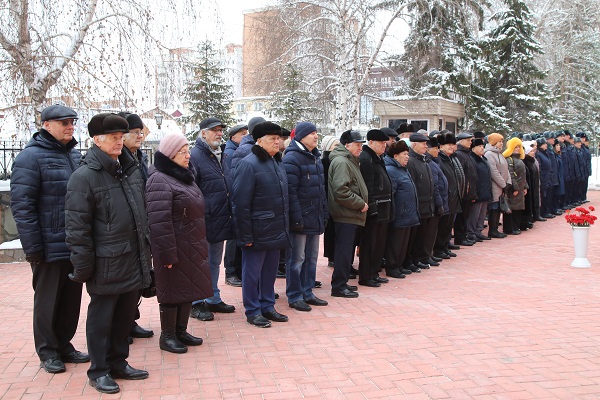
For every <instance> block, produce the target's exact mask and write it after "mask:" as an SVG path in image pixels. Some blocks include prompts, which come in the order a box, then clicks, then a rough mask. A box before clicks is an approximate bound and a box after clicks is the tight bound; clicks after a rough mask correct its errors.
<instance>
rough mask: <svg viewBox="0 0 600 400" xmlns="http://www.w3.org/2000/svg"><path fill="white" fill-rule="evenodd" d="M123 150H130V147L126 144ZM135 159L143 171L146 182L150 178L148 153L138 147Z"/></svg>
mask: <svg viewBox="0 0 600 400" xmlns="http://www.w3.org/2000/svg"><path fill="white" fill-rule="evenodd" d="M123 151H129V149H128V148H127V147H126V146H123ZM132 156H133V154H132ZM133 159H134V160H135V162H136V163H137V165H138V167H139V169H140V171H142V179H143V180H144V182H146V181H147V180H148V155H147V154H146V153H144V152H143V151H141V150H140V149H137V150H136V152H135V156H134V157H133Z"/></svg>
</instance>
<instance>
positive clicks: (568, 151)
mask: <svg viewBox="0 0 600 400" xmlns="http://www.w3.org/2000/svg"><path fill="white" fill-rule="evenodd" d="M561 154H562V159H563V176H564V180H565V182H572V181H574V180H575V163H576V162H577V160H576V156H575V147H574V146H573V145H572V144H571V143H569V142H564V143H563V145H562V148H561Z"/></svg>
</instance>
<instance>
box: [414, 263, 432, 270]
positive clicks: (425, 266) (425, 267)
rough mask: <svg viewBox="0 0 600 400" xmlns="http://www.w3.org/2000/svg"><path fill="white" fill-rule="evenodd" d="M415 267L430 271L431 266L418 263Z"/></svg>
mask: <svg viewBox="0 0 600 400" xmlns="http://www.w3.org/2000/svg"><path fill="white" fill-rule="evenodd" d="M415 267H417V268H421V269H429V264H425V263H422V262H418V263H417V264H416V265H415Z"/></svg>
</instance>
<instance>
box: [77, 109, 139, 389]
mask: <svg viewBox="0 0 600 400" xmlns="http://www.w3.org/2000/svg"><path fill="white" fill-rule="evenodd" d="M88 132H89V134H90V136H91V137H92V138H93V140H94V144H93V145H92V147H91V148H90V149H89V150H88V151H87V153H86V155H85V157H84V158H83V159H82V161H81V166H80V167H79V168H78V169H77V170H76V171H75V172H74V173H73V175H72V176H71V178H70V179H69V183H68V184H67V194H66V197H65V210H66V212H65V227H66V236H67V239H66V242H67V245H68V246H69V249H70V250H71V262H72V263H73V266H74V272H73V274H72V275H70V278H71V279H72V280H73V281H75V282H85V283H86V286H87V291H88V293H89V294H90V304H89V306H88V314H87V324H86V337H87V345H88V350H89V352H90V358H91V361H92V363H91V366H90V368H89V369H88V372H87V375H88V378H89V381H90V385H91V386H92V387H94V388H96V390H98V391H99V392H101V393H117V392H118V391H119V385H118V384H117V383H116V382H115V381H114V378H117V379H119V378H120V379H145V378H147V377H148V372H146V371H143V370H139V369H135V368H132V367H131V366H130V365H129V364H128V363H127V357H128V356H129V343H128V341H127V337H128V335H129V332H130V330H131V326H132V324H133V321H134V317H135V310H136V307H137V301H138V298H139V291H140V289H142V288H144V287H147V286H148V285H149V284H150V243H148V237H149V234H150V232H149V229H148V219H147V216H146V207H145V198H144V180H143V178H142V173H141V171H140V169H139V168H138V167H137V165H136V163H135V161H134V160H133V157H131V155H130V154H129V153H128V152H123V151H122V149H123V135H124V134H125V133H127V132H129V126H128V124H127V120H126V119H125V118H123V117H121V116H119V115H117V114H112V113H102V114H98V115H95V116H94V117H92V119H91V120H90V122H89V123H88Z"/></svg>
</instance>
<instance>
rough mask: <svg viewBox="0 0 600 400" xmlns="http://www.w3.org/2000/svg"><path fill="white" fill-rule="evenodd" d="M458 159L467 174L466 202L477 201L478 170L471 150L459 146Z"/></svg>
mask: <svg viewBox="0 0 600 400" xmlns="http://www.w3.org/2000/svg"><path fill="white" fill-rule="evenodd" d="M455 154H456V158H458V160H459V161H460V165H461V167H462V169H463V171H464V173H465V189H464V191H463V192H462V199H463V200H464V201H469V202H470V201H472V200H476V199H477V168H476V166H475V160H473V158H472V157H471V149H470V148H468V147H464V146H462V145H460V144H459V145H458V146H457V149H456V153H455Z"/></svg>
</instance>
